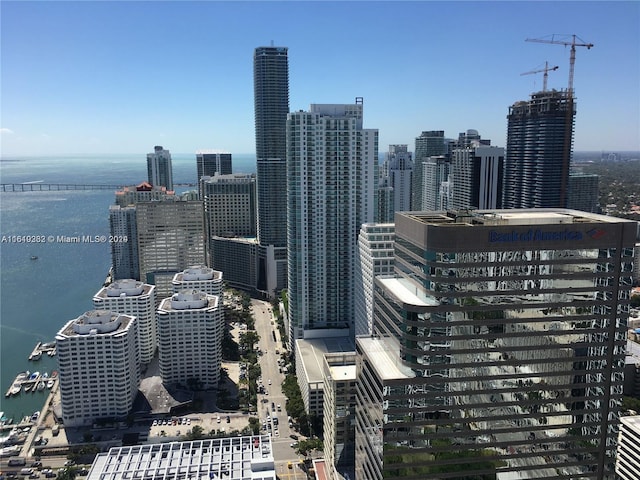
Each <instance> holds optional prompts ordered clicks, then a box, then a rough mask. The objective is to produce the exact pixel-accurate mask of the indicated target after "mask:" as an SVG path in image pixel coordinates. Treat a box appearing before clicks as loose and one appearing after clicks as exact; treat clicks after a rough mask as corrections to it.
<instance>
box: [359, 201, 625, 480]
mask: <svg viewBox="0 0 640 480" xmlns="http://www.w3.org/2000/svg"><path fill="white" fill-rule="evenodd" d="M505 212H507V211H492V212H474V213H473V214H469V213H467V212H458V213H457V214H456V213H451V214H446V215H445V214H441V215H438V214H436V213H434V214H432V215H431V216H428V215H427V214H425V215H422V216H421V215H420V214H410V213H405V214H400V215H399V216H397V217H396V243H395V255H396V259H395V265H396V272H397V273H398V276H397V278H389V279H378V280H377V281H376V297H375V305H374V336H375V337H379V338H381V339H394V341H397V347H396V348H390V349H388V351H389V352H390V353H388V355H389V357H390V358H393V359H395V360H394V361H395V362H396V363H398V364H399V365H401V366H402V367H403V368H405V369H406V370H404V371H401V370H399V373H398V375H396V376H395V377H393V378H392V379H390V380H388V381H386V382H385V381H383V380H384V375H381V374H379V373H378V372H379V371H381V369H380V367H379V365H378V364H379V363H380V360H378V359H377V358H376V355H373V354H371V353H368V352H367V349H366V348H365V347H366V345H365V344H364V343H363V342H361V341H359V342H358V348H359V349H360V351H361V358H362V360H361V363H360V368H361V372H362V381H361V386H360V387H359V398H358V400H359V407H360V408H361V413H360V415H359V423H362V424H363V425H368V427H367V428H369V430H367V428H364V427H362V428H359V429H358V431H357V434H356V435H357V436H358V435H359V438H360V441H359V445H358V449H357V458H359V459H360V460H359V461H358V462H357V464H358V468H359V469H360V471H357V473H358V474H360V472H362V474H363V475H364V476H363V477H362V478H372V479H373V478H392V477H401V478H423V479H427V478H439V479H442V478H500V477H499V476H498V477H496V475H498V474H500V473H501V472H503V473H504V474H505V475H506V472H513V473H512V474H511V475H516V476H515V477H514V476H505V477H504V478H549V479H551V478H553V479H558V478H567V479H569V478H571V479H604V478H613V476H612V475H613V473H612V472H613V462H614V455H615V445H616V437H617V429H618V410H619V406H620V403H621V399H622V387H623V373H622V372H623V369H624V349H625V342H626V320H627V317H628V311H629V303H628V300H629V289H630V286H631V270H632V263H633V249H632V247H633V241H634V240H633V239H634V236H635V225H634V222H628V221H625V220H619V219H612V218H609V217H601V216H597V215H590V214H583V213H582V212H577V211H569V210H554V211H548V210H547V211H545V210H542V211H539V210H538V211H534V210H530V211H520V212H519V213H514V212H511V213H510V214H507V213H505ZM385 341H386V340H385ZM378 356H379V355H378ZM372 418H373V419H376V420H375V421H372V420H371V419H372ZM364 419H366V421H365V420H364ZM378 419H379V421H378ZM372 426H378V427H379V428H380V433H379V435H381V436H382V438H381V439H378V438H376V437H375V436H372V434H371V427H372ZM380 441H381V445H382V446H381V447H379V448H380V449H381V450H380V451H378V452H376V456H374V457H372V458H374V459H376V460H374V461H371V460H369V459H368V457H367V455H365V453H367V454H369V453H371V452H373V451H374V448H373V446H374V445H378V443H380ZM372 464H375V465H372ZM463 472H465V473H463ZM467 475H473V477H466V476H467Z"/></svg>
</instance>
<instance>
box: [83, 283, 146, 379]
mask: <svg viewBox="0 0 640 480" xmlns="http://www.w3.org/2000/svg"><path fill="white" fill-rule="evenodd" d="M93 306H94V308H95V309H96V310H110V311H112V312H117V313H124V314H126V315H130V316H132V317H135V318H136V320H137V325H138V352H139V359H140V364H141V365H142V366H143V368H144V366H145V365H148V364H149V363H150V362H151V360H153V356H154V355H155V353H156V345H157V343H158V338H157V336H156V287H155V286H153V285H149V284H147V283H142V282H140V281H138V280H134V279H122V280H116V281H115V282H113V283H111V284H110V285H109V286H107V287H102V288H101V289H100V290H98V292H97V293H96V294H95V295H94V296H93Z"/></svg>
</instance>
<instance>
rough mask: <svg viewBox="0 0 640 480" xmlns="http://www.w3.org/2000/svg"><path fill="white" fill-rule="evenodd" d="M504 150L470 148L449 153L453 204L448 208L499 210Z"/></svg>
mask: <svg viewBox="0 0 640 480" xmlns="http://www.w3.org/2000/svg"><path fill="white" fill-rule="evenodd" d="M503 167H504V148H500V147H489V146H486V145H474V144H472V145H471V146H468V147H463V148H456V149H454V150H453V154H452V159H451V171H452V175H451V178H452V183H453V200H452V202H451V205H449V208H452V209H454V210H461V209H465V208H479V209H481V210H486V209H496V208H501V207H502V180H503Z"/></svg>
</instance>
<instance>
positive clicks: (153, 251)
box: [136, 200, 205, 298]
mask: <svg viewBox="0 0 640 480" xmlns="http://www.w3.org/2000/svg"><path fill="white" fill-rule="evenodd" d="M136 217H137V229H138V255H139V258H140V280H142V281H143V282H145V283H150V284H153V285H155V286H156V295H157V296H158V298H164V297H166V296H169V295H171V293H172V292H173V286H172V284H171V281H172V280H173V276H174V275H175V274H176V273H179V272H181V271H183V270H184V269H185V268H187V267H189V266H190V265H203V264H205V248H204V219H203V210H202V202H200V201H185V200H165V201H158V202H139V203H138V204H137V205H136Z"/></svg>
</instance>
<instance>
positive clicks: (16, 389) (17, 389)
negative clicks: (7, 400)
mask: <svg viewBox="0 0 640 480" xmlns="http://www.w3.org/2000/svg"><path fill="white" fill-rule="evenodd" d="M21 391H22V385H21V384H15V383H14V384H13V387H11V395H18V394H19V393H20V392H21Z"/></svg>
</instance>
